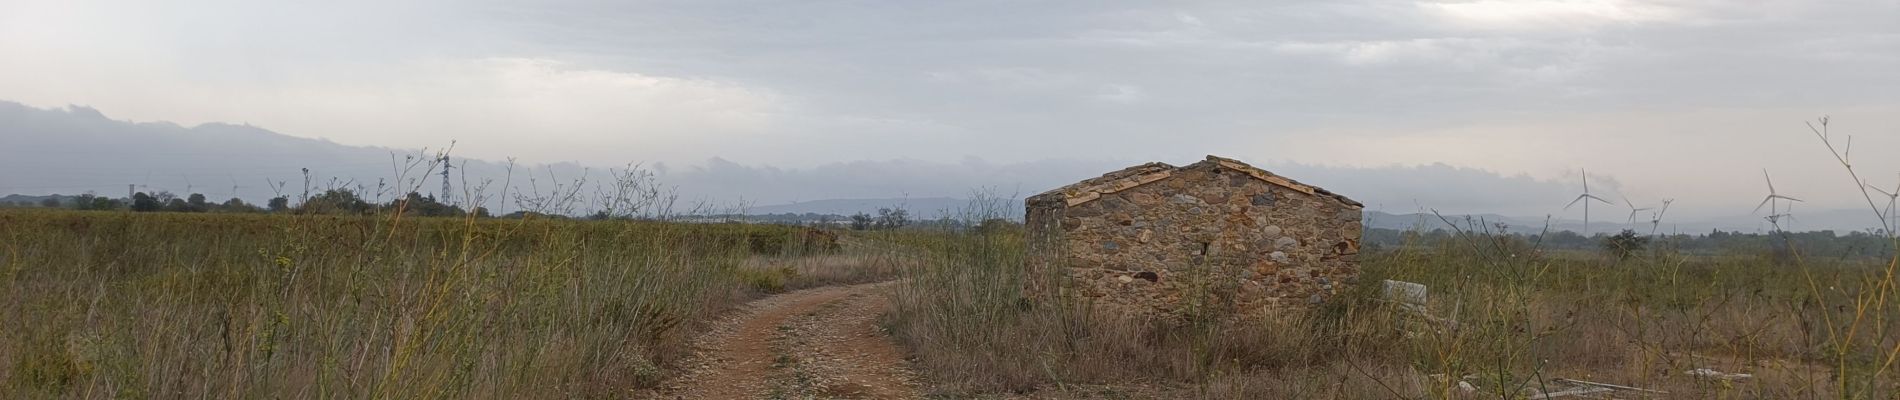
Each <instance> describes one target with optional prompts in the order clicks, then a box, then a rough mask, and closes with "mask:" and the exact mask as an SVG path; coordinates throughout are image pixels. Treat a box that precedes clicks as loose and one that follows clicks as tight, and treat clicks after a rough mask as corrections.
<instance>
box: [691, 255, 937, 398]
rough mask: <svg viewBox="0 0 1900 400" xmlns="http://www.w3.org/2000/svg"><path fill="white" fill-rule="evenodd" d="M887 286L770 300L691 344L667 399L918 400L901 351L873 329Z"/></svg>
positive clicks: (817, 291)
mask: <svg viewBox="0 0 1900 400" xmlns="http://www.w3.org/2000/svg"><path fill="white" fill-rule="evenodd" d="M888 285H889V283H880V284H867V285H853V286H829V287H822V288H815V289H807V290H801V291H796V292H791V293H785V294H780V295H776V296H772V297H767V298H764V299H760V300H757V301H754V302H752V303H750V304H747V305H746V307H745V308H743V309H741V310H739V311H738V312H734V313H733V315H731V316H729V317H728V318H726V319H724V320H722V321H720V322H719V323H717V324H715V325H714V326H713V329H712V330H711V331H710V332H708V333H707V334H706V335H705V336H702V337H701V338H699V339H698V340H697V341H695V343H694V348H695V349H696V350H697V351H698V352H699V354H698V355H697V356H696V357H695V358H694V360H695V361H694V362H692V363H690V364H689V365H692V367H691V369H690V370H689V372H687V373H686V374H685V375H683V376H680V377H678V378H676V379H674V380H673V381H672V383H671V384H670V385H668V389H669V390H668V393H669V394H668V395H667V396H666V398H677V399H772V398H843V399H858V398H863V399H873V398H874V399H903V398H919V397H920V396H919V395H918V394H917V392H916V385H915V384H914V383H913V382H914V379H912V377H911V375H910V372H909V370H908V368H907V367H906V366H905V361H904V359H903V353H902V352H900V351H899V350H898V349H897V347H896V346H895V345H894V344H892V343H891V342H890V340H889V338H888V337H886V336H885V335H884V333H883V332H881V331H879V328H878V326H877V324H876V322H877V316H878V315H879V314H882V313H883V312H884V310H886V309H887V308H888V307H889V304H888V303H887V299H886V298H885V297H884V293H883V292H882V289H885V288H888V287H889V286H888Z"/></svg>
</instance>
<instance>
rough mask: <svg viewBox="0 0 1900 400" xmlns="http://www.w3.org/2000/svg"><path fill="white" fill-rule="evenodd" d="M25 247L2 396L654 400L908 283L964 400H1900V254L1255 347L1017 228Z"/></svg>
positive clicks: (226, 228) (748, 229) (1381, 268)
mask: <svg viewBox="0 0 1900 400" xmlns="http://www.w3.org/2000/svg"><path fill="white" fill-rule="evenodd" d="M0 228H4V229H0V321H8V322H9V323H8V324H7V326H6V328H5V329H0V385H4V386H0V388H3V389H4V390H0V397H4V398H39V397H87V398H105V397H123V398H178V397H192V398H201V397H219V398H231V397H242V398H256V397H282V398H309V397H323V398H328V397H352V398H357V397H405V398H410V397H428V398H470V397H475V398H518V397H529V398H550V397H559V398H573V397H582V398H627V397H637V396H639V395H640V393H645V392H641V391H640V390H641V389H643V388H648V387H651V386H653V385H655V384H656V383H658V382H660V381H661V380H663V379H665V378H666V377H667V376H669V374H672V373H673V371H672V370H671V369H672V368H673V365H674V362H675V361H676V360H678V359H679V358H680V357H681V356H682V355H683V354H684V353H685V351H686V349H684V346H683V345H684V343H685V341H686V339H687V338H689V337H691V335H692V334H693V332H694V329H695V327H696V326H697V324H699V323H701V322H702V321H705V320H707V319H708V318H709V317H711V316H713V315H715V314H717V313H719V312H721V311H723V310H727V309H729V308H730V307H732V306H734V305H736V304H738V303H739V302H742V301H744V300H746V299H748V298H752V297H756V296H759V295H763V294H769V293H775V292H780V291H786V290H795V289H800V288H807V287H814V286H822V285H831V284H840V283H859V282H872V281H879V280H887V279H892V278H893V277H901V278H903V279H906V280H907V281H906V282H905V283H904V284H901V285H898V286H896V288H895V291H894V293H893V294H892V297H891V300H892V305H893V311H892V312H891V313H890V314H889V315H886V316H885V317H884V325H885V326H886V327H887V328H888V329H889V331H890V332H892V334H893V336H894V337H895V338H896V339H897V340H898V342H899V343H900V344H901V345H902V346H903V347H904V348H905V349H907V350H908V351H909V352H910V353H911V355H912V356H913V360H914V363H915V365H914V367H916V368H917V369H918V370H919V371H920V372H921V373H922V374H923V376H924V377H926V378H927V379H926V380H927V382H928V383H929V390H930V391H931V392H932V393H934V394H936V395H939V396H942V397H946V398H963V397H1010V396H1028V397H1078V398H1082V397H1096V398H1116V397H1206V398H1396V397H1403V398H1497V397H1500V396H1502V397H1513V396H1516V395H1521V394H1522V393H1526V392H1527V391H1528V390H1531V389H1538V390H1542V389H1544V386H1546V385H1549V384H1550V382H1553V381H1554V380H1555V379H1558V378H1569V379H1581V380H1588V381H1594V382H1605V383H1615V384H1621V385H1629V386H1636V387H1642V388H1648V389H1654V390H1661V391H1667V392H1669V394H1668V395H1656V396H1653V397H1661V398H1764V399H1767V398H1829V399H1837V398H1845V399H1887V398H1893V397H1894V396H1896V395H1900V387H1896V385H1897V384H1900V383H1897V382H1900V380H1896V379H1895V377H1894V375H1895V374H1896V372H1895V369H1896V367H1897V366H1896V365H1895V360H1896V357H1900V332H1896V330H1897V329H1900V323H1897V322H1896V321H1900V296H1896V295H1894V293H1893V291H1894V287H1893V279H1892V277H1891V275H1890V273H1891V272H1892V271H1893V268H1894V264H1893V260H1890V259H1888V260H1865V259H1861V260H1855V259H1835V258H1830V259H1825V260H1812V259H1796V260H1792V261H1788V262H1784V263H1776V262H1773V261H1771V260H1772V259H1771V258H1769V257H1764V256H1761V255H1759V254H1738V255H1734V256H1723V257H1707V256H1693V257H1692V256H1685V255H1681V254H1679V253H1675V252H1671V251H1668V250H1667V246H1657V247H1658V248H1657V249H1652V250H1650V251H1645V252H1642V253H1639V254H1637V255H1635V256H1634V257H1631V258H1628V259H1615V258H1612V257H1608V256H1605V255H1602V254H1598V253H1582V252H1576V253H1547V252H1542V251H1539V250H1537V249H1536V248H1535V246H1534V245H1533V244H1531V243H1526V242H1523V241H1522V239H1521V238H1515V237H1500V236H1489V235H1482V234H1469V233H1467V234H1459V235H1453V236H1450V237H1448V238H1445V239H1443V240H1440V241H1436V242H1430V243H1415V244H1413V245H1409V246H1402V247H1398V248H1397V249H1394V250H1388V251H1381V252H1377V253H1371V254H1367V255H1365V258H1364V259H1363V260H1364V265H1363V269H1364V275H1363V276H1362V277H1361V278H1360V280H1359V282H1360V284H1359V285H1357V288H1358V289H1357V291H1356V292H1354V293H1352V294H1351V295H1349V296H1344V297H1342V298H1341V299H1339V300H1336V301H1334V302H1331V303H1329V304H1327V305H1326V306H1324V307H1321V308H1318V309H1311V310H1305V309H1300V310H1283V311H1279V314H1276V317H1274V318H1268V319H1265V320H1247V321H1251V322H1236V321H1235V320H1234V319H1232V318H1226V317H1227V316H1225V315H1197V316H1186V317H1183V318H1173V319H1145V318H1138V317H1131V316H1126V315H1117V314H1113V313H1108V312H1104V311H1101V310H1098V309H1096V308H1095V307H1092V306H1090V305H1089V304H1087V303H1086V302H1081V301H1076V300H1074V299H1063V298H1040V299H1031V298H1030V296H1027V295H1026V293H1025V292H1024V291H1023V287H1025V285H1027V284H1028V283H1029V282H1032V281H1034V280H1037V279H1056V278H1055V277H1042V276H1027V275H1025V273H1024V272H1023V271H1025V268H1023V263H1024V262H1025V259H1026V255H1025V254H1024V245H1023V243H1022V240H1023V239H1022V237H1023V235H1022V234H1021V232H1020V230H1019V229H1020V228H1017V227H1014V226H1009V225H1001V224H998V225H991V226H988V227H986V228H985V229H976V230H968V231H943V230H927V229H913V230H898V231H875V232H862V233H854V234H851V235H848V236H847V237H846V238H845V241H847V242H849V243H852V245H849V246H845V248H846V250H845V251H844V252H843V253H841V254H808V253H820V252H816V251H813V249H812V248H811V246H807V245H805V243H806V240H807V239H806V238H807V237H809V236H807V235H809V233H807V231H805V230H804V229H801V228H790V227H779V226H769V225H747V224H674V223H658V222H630V221H570V220H556V219H528V220H502V219H473V218H415V217H405V218H394V217H391V216H383V217H335V216H312V215H291V216H286V215H262V214H245V215H226V214H166V213H120V212H72V211H34V210H7V211H0ZM1383 279H1396V280H1404V281H1411V282H1418V283H1422V284H1425V285H1428V286H1430V288H1431V301H1430V304H1429V307H1428V309H1427V312H1426V313H1424V314H1419V313H1414V312H1409V311H1405V310H1403V309H1401V308H1399V307H1395V306H1392V305H1389V304H1387V303H1384V302H1382V301H1380V300H1379V294H1378V293H1377V290H1376V289H1377V284H1376V283H1377V282H1379V281H1381V280H1383ZM1205 296H1206V297H1207V298H1206V299H1203V300H1204V301H1208V302H1218V301H1221V299H1220V298H1219V296H1220V294H1219V293H1207V294H1205ZM1703 368H1707V369H1712V370H1716V371H1720V372H1724V373H1747V374H1752V375H1753V376H1752V377H1751V378H1748V379H1739V380H1720V379H1707V378H1699V377H1697V376H1694V375H1692V374H1689V373H1688V372H1689V371H1692V370H1697V369H1703ZM1461 381H1462V382H1464V383H1466V384H1469V385H1471V386H1472V387H1474V388H1475V392H1474V391H1467V390H1466V389H1461V388H1460V385H1459V382H1461ZM1024 393H1027V394H1024ZM1625 397H1635V396H1625Z"/></svg>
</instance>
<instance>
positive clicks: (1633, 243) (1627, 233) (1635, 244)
mask: <svg viewBox="0 0 1900 400" xmlns="http://www.w3.org/2000/svg"><path fill="white" fill-rule="evenodd" d="M1648 247H1649V237H1647V236H1642V235H1638V234H1636V231H1634V230H1629V229H1624V230H1623V232H1622V233H1618V234H1615V235H1611V236H1605V237H1604V238H1603V250H1604V251H1607V252H1610V254H1614V255H1616V259H1618V260H1623V259H1628V258H1630V256H1633V255H1636V254H1637V253H1642V252H1643V250H1644V249H1646V248H1648Z"/></svg>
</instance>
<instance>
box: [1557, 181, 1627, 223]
mask: <svg viewBox="0 0 1900 400" xmlns="http://www.w3.org/2000/svg"><path fill="white" fill-rule="evenodd" d="M1577 171H1578V172H1581V173H1583V194H1579V195H1577V198H1576V199H1575V200H1571V201H1570V204H1566V205H1564V209H1565V210H1569V209H1570V207H1572V206H1576V205H1577V203H1578V202H1582V203H1583V235H1584V236H1585V237H1588V236H1590V202H1589V200H1596V201H1599V202H1602V203H1603V204H1609V205H1616V203H1611V202H1610V201H1609V200H1604V199H1603V198H1602V197H1597V196H1596V195H1593V194H1590V171H1585V170H1583V169H1582V168H1578V169H1577Z"/></svg>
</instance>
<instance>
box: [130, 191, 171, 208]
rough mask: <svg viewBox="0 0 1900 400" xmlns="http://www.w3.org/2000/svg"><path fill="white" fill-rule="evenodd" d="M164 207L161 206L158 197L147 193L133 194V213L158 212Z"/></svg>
mask: <svg viewBox="0 0 1900 400" xmlns="http://www.w3.org/2000/svg"><path fill="white" fill-rule="evenodd" d="M162 206H163V204H159V202H158V197H156V196H152V195H149V194H145V192H138V193H133V194H132V211H137V212H153V211H158V209H159V207H162Z"/></svg>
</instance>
